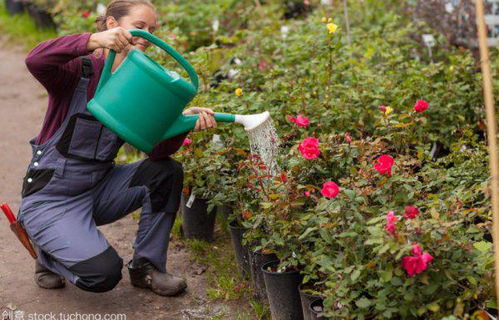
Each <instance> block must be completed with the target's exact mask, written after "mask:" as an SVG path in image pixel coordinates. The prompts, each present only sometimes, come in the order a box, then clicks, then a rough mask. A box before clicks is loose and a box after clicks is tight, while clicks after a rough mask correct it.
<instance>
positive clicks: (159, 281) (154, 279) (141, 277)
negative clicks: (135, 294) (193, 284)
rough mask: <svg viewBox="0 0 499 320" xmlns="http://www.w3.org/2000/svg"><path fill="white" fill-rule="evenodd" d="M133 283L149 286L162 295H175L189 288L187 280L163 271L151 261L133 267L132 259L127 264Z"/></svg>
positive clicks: (140, 286) (142, 286)
mask: <svg viewBox="0 0 499 320" xmlns="http://www.w3.org/2000/svg"><path fill="white" fill-rule="evenodd" d="M127 268H128V272H129V274H130V281H131V282H132V285H134V286H135V287H139V288H148V289H151V290H152V292H154V293H156V294H158V295H160V296H174V295H177V294H179V293H181V292H183V291H184V290H185V288H187V284H186V283H185V280H184V279H182V278H179V277H176V276H174V275H171V274H169V273H162V272H160V271H159V270H158V269H156V267H154V266H153V265H152V264H151V263H150V262H146V263H145V264H142V265H141V266H139V267H135V268H133V267H132V261H130V262H128V264H127Z"/></svg>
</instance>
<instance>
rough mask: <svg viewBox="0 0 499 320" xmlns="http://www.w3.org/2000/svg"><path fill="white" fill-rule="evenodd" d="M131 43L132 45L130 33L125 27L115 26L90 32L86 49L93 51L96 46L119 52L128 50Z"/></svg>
mask: <svg viewBox="0 0 499 320" xmlns="http://www.w3.org/2000/svg"><path fill="white" fill-rule="evenodd" d="M131 45H133V40H132V34H131V33H130V32H129V31H128V30H127V29H124V28H122V27H117V28H113V29H109V30H106V31H102V32H97V33H94V34H92V35H91V36H90V39H89V40H88V43H87V49H88V50H89V51H94V50H95V49H97V48H107V49H112V50H114V51H116V52H118V53H120V52H121V51H124V50H125V51H128V50H129V49H130V46H131Z"/></svg>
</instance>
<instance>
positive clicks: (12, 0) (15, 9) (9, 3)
mask: <svg viewBox="0 0 499 320" xmlns="http://www.w3.org/2000/svg"><path fill="white" fill-rule="evenodd" d="M5 8H6V9H7V12H8V13H9V14H10V15H16V14H21V13H23V12H24V3H23V1H21V0H5Z"/></svg>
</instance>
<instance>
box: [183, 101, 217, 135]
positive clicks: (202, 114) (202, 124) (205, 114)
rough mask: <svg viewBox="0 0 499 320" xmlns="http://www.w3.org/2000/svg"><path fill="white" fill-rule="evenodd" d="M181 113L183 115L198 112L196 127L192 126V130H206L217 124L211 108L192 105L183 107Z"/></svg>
mask: <svg viewBox="0 0 499 320" xmlns="http://www.w3.org/2000/svg"><path fill="white" fill-rule="evenodd" d="M182 114H183V115H185V116H187V115H193V114H199V119H198V121H197V122H196V127H195V128H194V131H200V130H206V129H209V128H214V127H216V126H217V122H216V120H215V118H214V117H213V116H214V115H215V112H214V111H213V110H211V109H208V108H198V107H192V108H188V109H185V110H184V112H182Z"/></svg>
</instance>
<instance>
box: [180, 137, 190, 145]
mask: <svg viewBox="0 0 499 320" xmlns="http://www.w3.org/2000/svg"><path fill="white" fill-rule="evenodd" d="M191 144H192V140H191V139H189V138H185V139H184V142H182V145H183V146H190V145H191Z"/></svg>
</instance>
